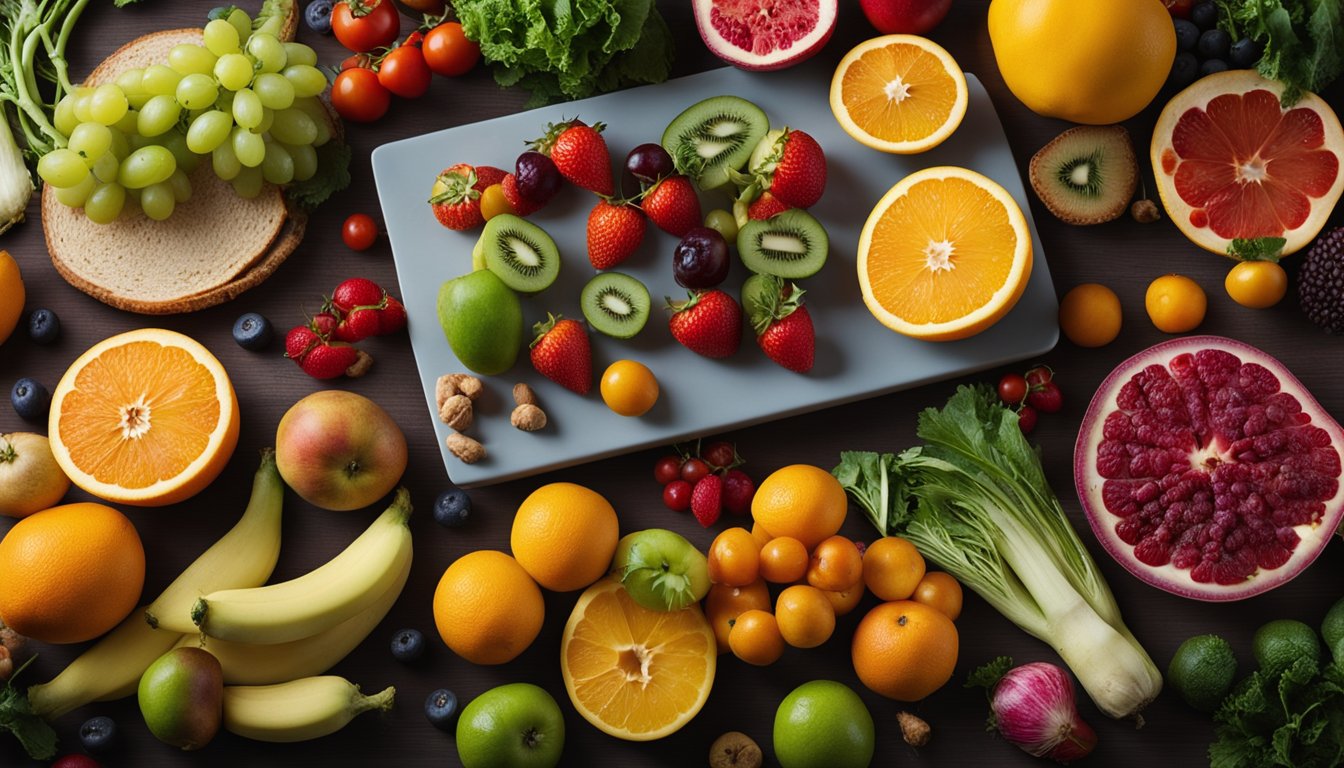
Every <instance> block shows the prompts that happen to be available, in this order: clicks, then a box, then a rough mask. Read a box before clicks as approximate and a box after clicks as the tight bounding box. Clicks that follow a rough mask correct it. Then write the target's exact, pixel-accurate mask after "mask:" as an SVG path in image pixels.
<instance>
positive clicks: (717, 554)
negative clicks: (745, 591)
mask: <svg viewBox="0 0 1344 768" xmlns="http://www.w3.org/2000/svg"><path fill="white" fill-rule="evenodd" d="M708 559H709V580H710V581H712V582H714V583H715V584H727V585H728V586H730V587H742V586H746V585H747V584H750V583H752V582H754V581H756V580H757V579H758V577H759V574H760V566H761V547H760V545H758V544H757V543H756V539H755V538H754V537H753V536H752V535H751V533H750V532H749V531H748V530H747V529H746V528H728V529H727V530H725V531H724V532H723V533H720V534H719V535H718V536H715V537H714V542H713V543H712V544H710V545H709V558H708Z"/></svg>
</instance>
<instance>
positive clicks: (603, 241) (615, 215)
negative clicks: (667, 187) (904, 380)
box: [588, 197, 647, 269]
mask: <svg viewBox="0 0 1344 768" xmlns="http://www.w3.org/2000/svg"><path fill="white" fill-rule="evenodd" d="M645 222H646V220H645V218H644V212H643V211H641V210H640V209H639V208H637V207H635V206H634V205H631V204H630V203H629V202H627V201H624V200H611V199H608V198H605V197H604V198H601V199H599V200H598V201H597V205H594V206H593V210H592V211H591V212H590V213H589V214H588V261H589V262H590V263H591V264H592V265H593V268H594V269H611V268H612V267H615V266H617V265H618V264H620V263H622V262H624V261H625V260H626V259H628V258H630V256H631V254H633V253H634V252H635V251H636V250H638V249H639V244H640V243H642V242H643V241H644V230H645V229H647V225H646V223H645Z"/></svg>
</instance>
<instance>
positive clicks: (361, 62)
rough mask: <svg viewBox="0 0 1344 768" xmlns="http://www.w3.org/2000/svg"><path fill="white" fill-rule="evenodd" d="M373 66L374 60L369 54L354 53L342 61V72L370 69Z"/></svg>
mask: <svg viewBox="0 0 1344 768" xmlns="http://www.w3.org/2000/svg"><path fill="white" fill-rule="evenodd" d="M372 66H373V59H372V58H371V57H370V56H369V54H367V53H353V54H351V55H349V56H346V57H345V58H344V59H341V71H342V72H344V71H345V70H347V69H369V68H371V67H372Z"/></svg>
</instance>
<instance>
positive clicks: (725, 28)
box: [692, 0, 837, 70]
mask: <svg viewBox="0 0 1344 768" xmlns="http://www.w3.org/2000/svg"><path fill="white" fill-rule="evenodd" d="M692 3H693V5H694V9H695V26H696V28H698V29H699V30H700V37H701V39H703V40H704V41H705V45H706V46H707V47H708V48H709V50H710V52H712V53H713V54H714V55H715V56H718V57H719V58H721V59H723V60H724V61H726V62H728V63H729V64H732V65H733V66H735V67H739V68H741V69H750V70H770V69H783V68H785V67H791V66H793V65H794V64H801V63H802V62H803V61H806V60H807V59H809V58H811V57H812V56H813V55H814V54H816V53H817V51H820V50H821V48H822V46H824V45H826V41H827V40H830V39H831V33H832V32H834V31H835V18H836V7H837V0H692Z"/></svg>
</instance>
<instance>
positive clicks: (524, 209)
mask: <svg viewBox="0 0 1344 768" xmlns="http://www.w3.org/2000/svg"><path fill="white" fill-rule="evenodd" d="M499 185H500V187H502V188H503V190H504V199H505V200H507V201H509V207H510V208H512V209H513V212H514V213H516V214H518V215H519V216H528V215H531V214H533V213H536V212H537V211H539V210H541V208H542V206H544V205H546V204H545V203H538V202H537V201H535V200H533V199H531V198H528V197H524V196H523V193H522V192H519V191H518V177H517V176H514V175H513V174H512V173H506V174H504V180H503V181H501V182H500V183H499Z"/></svg>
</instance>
